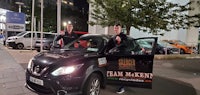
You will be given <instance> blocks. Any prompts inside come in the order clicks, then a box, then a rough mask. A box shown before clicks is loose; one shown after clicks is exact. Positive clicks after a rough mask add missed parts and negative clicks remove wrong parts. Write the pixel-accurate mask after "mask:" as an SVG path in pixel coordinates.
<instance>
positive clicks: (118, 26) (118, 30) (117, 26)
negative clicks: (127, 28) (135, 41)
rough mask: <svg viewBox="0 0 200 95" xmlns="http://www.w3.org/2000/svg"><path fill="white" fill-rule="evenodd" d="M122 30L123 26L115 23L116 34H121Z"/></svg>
mask: <svg viewBox="0 0 200 95" xmlns="http://www.w3.org/2000/svg"><path fill="white" fill-rule="evenodd" d="M121 30H122V27H121V26H120V25H115V26H114V31H115V33H116V34H120V33H121Z"/></svg>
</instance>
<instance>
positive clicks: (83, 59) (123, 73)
mask: <svg viewBox="0 0 200 95" xmlns="http://www.w3.org/2000/svg"><path fill="white" fill-rule="evenodd" d="M109 39H110V37H109V36H106V35H99V34H86V35H83V36H81V37H80V38H79V39H77V40H75V41H74V42H72V43H70V44H68V45H66V46H65V47H64V48H63V49H54V50H52V51H49V52H42V53H40V54H38V55H36V56H35V57H33V58H32V59H31V60H30V62H29V64H28V68H27V70H26V87H28V88H30V89H31V90H34V91H36V92H38V93H53V94H56V95H66V94H83V95H99V94H100V88H101V87H102V88H104V87H105V86H106V84H107V83H110V84H120V85H122V84H124V85H127V86H134V87H144V88H151V87H152V78H153V73H152V68H153V59H154V52H155V45H152V46H151V47H152V49H151V51H150V50H148V52H146V51H141V49H140V45H139V43H138V41H139V40H144V39H152V40H154V41H155V43H156V41H157V38H154V37H150V38H141V39H133V38H131V37H128V39H127V41H126V44H127V45H128V46H127V47H126V48H125V49H124V50H123V52H121V50H120V48H118V47H115V48H113V49H110V50H107V47H108V46H109V45H107V42H108V40H109Z"/></svg>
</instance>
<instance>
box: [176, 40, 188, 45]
mask: <svg viewBox="0 0 200 95" xmlns="http://www.w3.org/2000/svg"><path fill="white" fill-rule="evenodd" d="M177 43H178V44H180V45H186V44H185V43H184V42H182V41H179V40H178V41H177Z"/></svg>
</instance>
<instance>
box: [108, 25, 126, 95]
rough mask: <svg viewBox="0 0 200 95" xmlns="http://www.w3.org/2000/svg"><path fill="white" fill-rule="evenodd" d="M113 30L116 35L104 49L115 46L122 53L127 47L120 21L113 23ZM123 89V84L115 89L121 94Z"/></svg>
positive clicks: (110, 48)
mask: <svg viewBox="0 0 200 95" xmlns="http://www.w3.org/2000/svg"><path fill="white" fill-rule="evenodd" d="M114 31H115V33H116V35H115V36H113V37H112V38H111V39H110V40H109V41H108V44H107V46H106V47H107V48H106V51H109V52H110V51H111V50H112V49H115V48H117V50H119V52H121V53H124V51H125V48H126V47H127V43H126V42H127V35H125V34H124V33H123V32H122V25H121V24H120V23H115V25H114ZM124 91H125V90H124V86H123V85H121V86H120V87H119V89H118V90H117V93H118V94H122V93H123V92H124Z"/></svg>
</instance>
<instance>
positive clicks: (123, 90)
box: [116, 88, 125, 94]
mask: <svg viewBox="0 0 200 95" xmlns="http://www.w3.org/2000/svg"><path fill="white" fill-rule="evenodd" d="M124 92H125V89H124V88H119V90H118V91H117V92H116V93H117V94H122V93H124Z"/></svg>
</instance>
